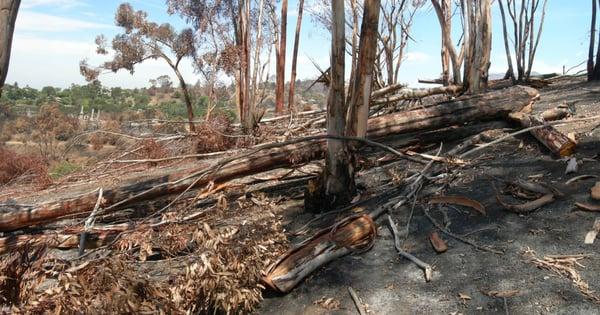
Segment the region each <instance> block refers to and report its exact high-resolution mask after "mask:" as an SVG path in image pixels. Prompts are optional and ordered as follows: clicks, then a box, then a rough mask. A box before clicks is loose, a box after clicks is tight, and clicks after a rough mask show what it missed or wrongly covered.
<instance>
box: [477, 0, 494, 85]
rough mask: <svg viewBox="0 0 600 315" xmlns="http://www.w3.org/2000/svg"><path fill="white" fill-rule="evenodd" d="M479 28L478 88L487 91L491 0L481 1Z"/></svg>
mask: <svg viewBox="0 0 600 315" xmlns="http://www.w3.org/2000/svg"><path fill="white" fill-rule="evenodd" d="M479 10H480V15H481V16H480V26H479V28H478V31H480V32H481V42H482V51H481V60H480V62H479V76H480V84H481V86H480V88H482V89H484V90H485V89H487V85H488V74H489V69H490V65H491V61H490V59H491V53H492V0H482V1H481V2H480V7H479Z"/></svg>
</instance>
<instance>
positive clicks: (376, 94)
mask: <svg viewBox="0 0 600 315" xmlns="http://www.w3.org/2000/svg"><path fill="white" fill-rule="evenodd" d="M405 87H406V84H401V83H396V84H392V85H388V86H386V87H383V88H381V89H379V90H377V91H373V93H371V99H376V98H379V97H382V96H384V95H386V94H390V93H393V92H396V91H398V90H400V89H403V88H405Z"/></svg>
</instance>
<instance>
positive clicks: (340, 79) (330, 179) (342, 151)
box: [305, 0, 356, 212]
mask: <svg viewBox="0 0 600 315" xmlns="http://www.w3.org/2000/svg"><path fill="white" fill-rule="evenodd" d="M331 13H332V15H331V16H332V20H331V21H332V24H331V76H330V85H329V96H328V99H327V134H328V135H332V136H343V135H344V133H345V131H346V113H347V111H348V106H347V103H346V95H345V91H344V90H345V88H344V84H345V80H344V74H345V46H346V33H345V12H344V0H332V1H331ZM326 152H327V153H326V158H325V164H326V166H325V168H324V169H323V173H322V176H321V177H320V178H318V179H317V180H316V183H314V184H313V183H309V185H308V189H307V192H306V194H305V209H306V210H307V211H313V212H316V211H322V210H324V209H333V208H335V207H336V206H340V205H345V204H348V203H349V202H350V200H352V196H353V195H354V192H355V190H356V188H355V185H354V178H353V176H352V173H353V172H352V170H351V168H352V163H351V162H350V161H351V153H350V150H349V147H348V143H347V142H346V141H343V140H333V139H329V140H328V141H327V149H326Z"/></svg>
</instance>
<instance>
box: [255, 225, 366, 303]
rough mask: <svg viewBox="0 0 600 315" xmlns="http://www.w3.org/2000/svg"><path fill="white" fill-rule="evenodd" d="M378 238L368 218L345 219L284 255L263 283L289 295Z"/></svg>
mask: <svg viewBox="0 0 600 315" xmlns="http://www.w3.org/2000/svg"><path fill="white" fill-rule="evenodd" d="M376 236H377V226H376V225H375V223H374V222H373V219H371V217H370V216H369V215H358V216H352V217H349V218H346V219H344V220H343V221H340V222H339V223H337V224H336V225H334V226H333V227H331V228H326V229H323V230H321V231H319V232H317V233H316V234H315V235H314V236H313V237H311V238H309V239H307V240H306V241H304V242H302V243H301V244H299V245H298V246H296V247H295V248H293V249H291V250H290V251H288V252H287V253H286V254H284V255H282V256H281V257H280V259H279V260H278V261H277V262H275V263H274V264H272V265H271V267H270V268H269V270H268V271H267V275H266V276H265V277H264V282H265V283H266V284H267V285H268V286H269V287H270V288H271V289H273V290H276V291H278V292H281V293H287V292H289V291H290V290H291V289H293V288H294V287H295V286H296V285H297V284H298V283H299V282H300V281H302V280H304V278H306V277H307V276H308V275H309V274H311V273H312V272H313V271H315V270H316V269H318V268H320V267H321V266H323V265H325V264H327V263H328V262H330V261H332V260H334V259H336V258H339V257H342V256H344V255H346V254H348V253H350V252H352V251H357V250H358V251H361V250H366V249H369V248H370V247H371V246H372V245H373V241H374V240H375V237H376Z"/></svg>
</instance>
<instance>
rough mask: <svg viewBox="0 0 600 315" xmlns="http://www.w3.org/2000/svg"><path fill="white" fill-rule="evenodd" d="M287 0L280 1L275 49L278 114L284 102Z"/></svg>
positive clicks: (276, 105) (276, 109) (276, 107)
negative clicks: (277, 44)
mask: <svg viewBox="0 0 600 315" xmlns="http://www.w3.org/2000/svg"><path fill="white" fill-rule="evenodd" d="M287 8H288V2H287V0H283V1H282V2H281V22H280V25H281V31H280V32H279V40H278V42H279V46H278V47H277V48H278V49H277V50H276V51H275V52H276V55H277V58H276V59H277V71H276V79H275V81H276V82H275V85H276V86H275V112H277V113H278V114H280V113H282V112H283V103H284V99H283V98H284V97H283V93H284V87H285V48H286V38H287Z"/></svg>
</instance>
